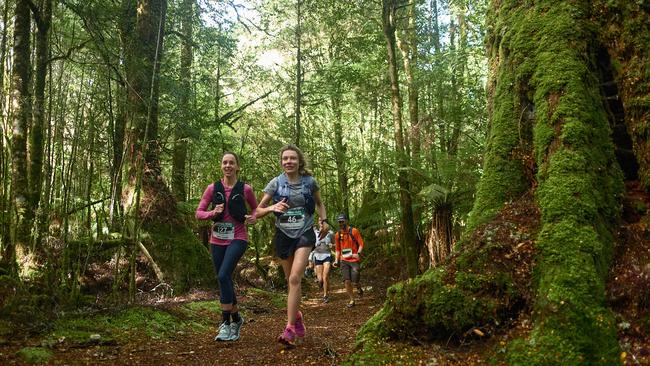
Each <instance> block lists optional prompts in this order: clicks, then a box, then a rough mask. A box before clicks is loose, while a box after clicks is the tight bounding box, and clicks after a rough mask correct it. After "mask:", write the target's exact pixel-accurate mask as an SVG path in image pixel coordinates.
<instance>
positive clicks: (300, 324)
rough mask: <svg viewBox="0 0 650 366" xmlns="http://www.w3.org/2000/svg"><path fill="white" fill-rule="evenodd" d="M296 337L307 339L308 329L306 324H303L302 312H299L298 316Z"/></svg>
mask: <svg viewBox="0 0 650 366" xmlns="http://www.w3.org/2000/svg"><path fill="white" fill-rule="evenodd" d="M295 328H296V335H297V336H298V338H305V333H307V329H305V323H304V322H303V318H302V312H300V311H299V312H298V315H296V325H295Z"/></svg>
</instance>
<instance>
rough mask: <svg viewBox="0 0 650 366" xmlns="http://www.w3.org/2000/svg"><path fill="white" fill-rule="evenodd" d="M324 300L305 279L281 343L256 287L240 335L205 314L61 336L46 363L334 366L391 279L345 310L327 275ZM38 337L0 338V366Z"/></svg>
mask: <svg viewBox="0 0 650 366" xmlns="http://www.w3.org/2000/svg"><path fill="white" fill-rule="evenodd" d="M331 277H332V278H331V291H330V293H331V294H330V299H331V300H330V302H328V303H323V302H322V299H321V292H320V290H319V289H318V287H317V285H316V283H315V282H314V280H311V279H309V280H304V281H305V282H303V288H304V291H303V292H304V295H303V303H302V311H303V314H304V318H305V324H306V327H307V336H306V337H305V340H304V342H303V343H302V344H301V345H299V346H297V347H295V348H291V349H288V348H285V347H284V346H282V345H281V344H279V343H278V342H277V341H276V338H277V336H278V335H279V334H280V333H281V331H282V330H283V328H284V325H285V324H286V310H285V309H284V308H282V307H281V306H278V305H279V304H278V301H277V299H275V301H274V299H272V298H270V297H268V296H259V293H256V292H255V291H248V290H247V289H246V288H240V293H241V294H242V296H240V297H239V299H240V308H241V310H242V313H243V316H244V318H245V323H244V325H243V327H242V333H241V334H242V336H241V339H240V340H238V341H235V342H216V341H214V336H215V335H216V329H217V323H218V320H219V316H220V314H218V313H217V312H215V311H212V312H209V313H207V314H206V316H207V317H209V318H210V319H209V321H208V322H209V323H211V324H213V326H210V327H207V328H200V329H198V330H190V331H178V332H177V333H176V334H173V335H172V336H170V337H165V338H164V339H162V340H155V339H152V338H151V337H141V338H140V339H134V337H131V338H129V340H128V342H123V341H118V342H114V341H111V342H103V343H102V344H99V343H93V342H85V343H84V342H82V343H69V342H66V341H64V342H60V343H57V344H55V345H50V346H48V349H49V350H51V352H52V356H51V358H49V360H48V361H46V362H45V363H41V364H47V365H181V364H182V365H297V364H302V365H338V364H340V363H341V362H342V361H343V360H344V359H345V358H346V357H347V356H349V355H350V354H351V353H352V352H354V342H355V336H356V333H357V331H358V330H359V329H360V328H361V326H362V325H363V324H364V323H365V322H366V321H367V320H368V319H369V318H370V317H371V316H372V315H373V314H374V313H375V312H377V311H378V310H379V309H380V308H381V306H382V305H383V302H384V294H385V293H386V288H387V287H388V286H389V285H390V284H392V283H394V282H396V278H391V277H390V276H386V275H385V273H383V274H377V273H368V274H366V275H365V276H364V278H363V280H362V283H363V287H364V289H365V291H364V294H363V296H362V297H360V298H357V300H356V304H355V306H353V307H351V308H347V307H346V304H347V301H348V299H347V295H346V294H345V289H344V287H343V285H342V282H341V277H340V274H339V273H337V272H335V273H333V275H332V276H331ZM206 300H208V301H211V302H215V303H216V301H217V300H216V298H215V295H214V293H211V292H207V291H194V292H192V293H191V294H188V295H185V296H183V297H174V298H169V299H166V300H164V301H157V302H156V304H155V305H154V306H155V307H156V308H159V309H165V310H167V311H170V312H173V311H174V309H177V308H179V307H181V306H182V305H183V304H188V303H192V302H199V301H206ZM42 344H43V338H42V337H39V336H37V335H32V336H30V337H27V338H25V337H16V338H11V339H8V340H5V341H4V342H0V364H2V365H26V364H28V363H27V362H26V361H25V360H24V359H23V358H21V357H19V355H18V354H19V350H20V349H21V348H24V347H39V346H42ZM390 347H391V348H392V349H391V353H393V354H395V355H401V356H400V357H401V358H403V359H404V363H403V364H409V365H413V364H414V365H418V364H420V365H476V364H485V362H484V360H483V357H485V356H486V352H487V349H486V347H491V345H488V344H487V343H484V344H468V345H467V346H466V347H458V345H453V346H451V345H450V346H449V347H446V346H445V345H436V344H425V343H419V342H417V340H412V341H410V342H404V343H400V342H398V343H391V344H390Z"/></svg>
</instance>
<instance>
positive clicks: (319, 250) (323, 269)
mask: <svg viewBox="0 0 650 366" xmlns="http://www.w3.org/2000/svg"><path fill="white" fill-rule="evenodd" d="M314 232H315V234H316V247H315V248H314V251H313V252H312V255H313V256H314V270H315V271H316V278H317V279H318V287H320V288H321V289H322V290H323V302H324V303H327V302H329V301H330V298H329V294H328V292H329V274H330V266H331V265H332V260H333V259H332V248H333V247H334V233H333V232H332V231H331V230H329V229H328V230H325V229H324V227H323V225H322V224H321V225H320V226H319V227H317V228H314Z"/></svg>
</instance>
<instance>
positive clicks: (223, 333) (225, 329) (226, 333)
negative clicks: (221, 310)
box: [214, 322, 230, 341]
mask: <svg viewBox="0 0 650 366" xmlns="http://www.w3.org/2000/svg"><path fill="white" fill-rule="evenodd" d="M214 340H215V341H229V340H230V324H226V322H223V323H221V325H220V326H219V334H217V336H216V337H214Z"/></svg>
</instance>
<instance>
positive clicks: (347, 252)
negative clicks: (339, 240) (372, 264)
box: [341, 248, 352, 258]
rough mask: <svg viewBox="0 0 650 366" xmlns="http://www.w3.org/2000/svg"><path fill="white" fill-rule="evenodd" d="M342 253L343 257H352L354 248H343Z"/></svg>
mask: <svg viewBox="0 0 650 366" xmlns="http://www.w3.org/2000/svg"><path fill="white" fill-rule="evenodd" d="M341 255H342V256H343V258H350V257H352V249H349V248H348V249H343V250H342V251H341Z"/></svg>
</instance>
